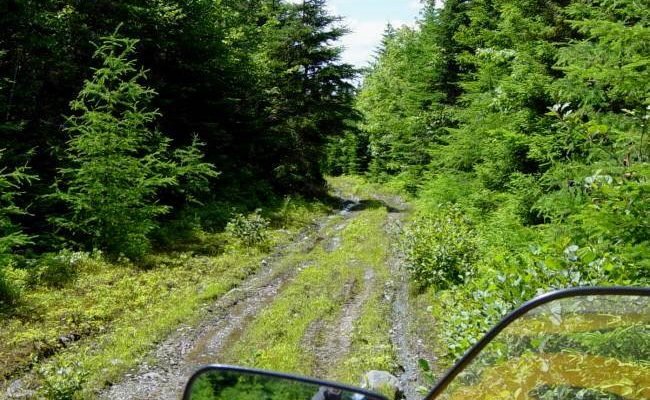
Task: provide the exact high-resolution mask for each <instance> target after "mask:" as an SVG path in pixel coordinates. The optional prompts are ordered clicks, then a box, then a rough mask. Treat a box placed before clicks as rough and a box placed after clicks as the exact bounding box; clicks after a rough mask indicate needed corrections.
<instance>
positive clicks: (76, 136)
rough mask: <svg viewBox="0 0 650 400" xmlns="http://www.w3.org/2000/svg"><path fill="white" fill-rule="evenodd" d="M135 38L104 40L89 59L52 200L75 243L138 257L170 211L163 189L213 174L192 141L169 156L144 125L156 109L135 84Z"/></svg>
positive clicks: (140, 74) (165, 144)
mask: <svg viewBox="0 0 650 400" xmlns="http://www.w3.org/2000/svg"><path fill="white" fill-rule="evenodd" d="M136 44H137V40H134V39H127V38H120V37H118V36H116V35H113V36H109V37H106V38H104V39H103V40H102V43H101V45H99V47H98V48H97V51H96V53H95V58H96V59H98V60H99V61H100V62H101V67H100V68H98V69H96V70H95V71H94V73H93V76H92V78H91V79H90V80H88V81H86V82H85V84H84V87H83V89H82V90H81V92H80V93H79V96H78V97H77V99H76V100H74V101H73V102H72V103H71V108H72V110H73V111H74V112H76V113H77V115H74V116H72V117H70V118H68V120H67V122H66V124H67V127H66V128H65V131H66V132H67V133H68V134H69V135H70V136H71V139H70V141H69V142H68V148H67V151H66V153H67V156H68V159H69V163H70V165H69V166H68V167H66V168H64V169H62V170H61V174H60V178H61V185H60V186H62V188H60V189H59V191H58V192H57V193H56V197H58V198H60V199H61V200H63V201H64V202H65V203H66V204H67V205H68V207H69V208H70V215H68V216H64V217H60V218H56V219H55V222H56V223H57V224H58V225H60V226H61V227H63V228H65V229H66V230H68V231H70V232H71V233H72V236H73V237H74V238H78V239H77V240H79V241H80V242H81V243H84V244H89V245H91V246H92V247H93V248H97V249H101V250H105V251H107V252H108V253H110V254H124V255H126V256H127V257H130V258H140V257H142V256H143V255H144V254H145V253H146V251H147V250H149V234H150V233H151V231H152V230H153V229H154V228H156V226H157V222H156V217H158V216H160V215H163V214H166V213H168V212H169V211H170V209H169V206H167V205H164V204H162V203H161V202H160V201H159V200H158V199H157V197H156V195H157V194H158V193H159V191H160V190H161V189H162V188H165V187H170V186H176V185H178V178H179V177H185V178H188V181H189V182H190V183H192V181H194V180H196V179H199V180H201V179H203V180H205V178H207V177H210V176H215V173H214V171H213V169H212V167H211V166H210V165H209V164H206V163H203V162H202V160H201V156H200V153H199V152H198V148H197V146H198V144H197V143H196V142H195V144H194V145H193V147H192V148H190V149H178V150H176V153H177V156H178V158H179V162H175V161H174V160H173V159H171V158H170V157H169V154H168V152H169V145H170V140H169V139H167V138H165V137H164V136H162V135H161V134H160V133H158V132H156V131H152V130H151V128H150V127H151V125H152V123H153V122H154V121H155V119H156V117H157V116H158V113H157V112H155V111H152V110H150V109H149V104H150V103H151V100H152V98H153V96H154V95H155V92H154V91H153V90H151V89H149V88H147V87H145V86H143V85H142V84H141V83H140V82H141V81H142V80H143V79H144V78H145V71H142V70H140V71H138V70H137V68H136V66H135V60H134V59H133V55H134V52H135V46H136Z"/></svg>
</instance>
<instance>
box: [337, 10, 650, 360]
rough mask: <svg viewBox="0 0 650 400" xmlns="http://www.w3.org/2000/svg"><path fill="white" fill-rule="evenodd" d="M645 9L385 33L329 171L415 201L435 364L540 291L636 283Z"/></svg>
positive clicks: (649, 107) (435, 13) (642, 236)
mask: <svg viewBox="0 0 650 400" xmlns="http://www.w3.org/2000/svg"><path fill="white" fill-rule="evenodd" d="M649 24H650V4H649V3H648V2H647V1H631V0H630V1H628V0H623V1H609V0H599V1H586V0H574V1H564V0H563V1H536V0H530V1H529V0H514V1H513V0H507V1H499V0H496V1H492V0H474V1H467V0H446V1H445V2H444V6H443V7H442V8H440V9H438V8H436V7H435V5H434V2H432V1H431V2H429V3H428V4H426V5H425V10H424V12H423V15H422V19H421V21H420V23H419V25H418V26H417V27H416V28H409V27H403V28H399V29H395V28H392V27H388V29H387V30H386V31H385V34H384V38H383V43H382V46H381V48H380V49H379V50H378V52H377V55H376V60H375V62H374V63H373V64H372V66H371V68H370V69H369V71H368V72H367V73H366V75H365V79H364V82H363V85H362V87H361V89H360V92H359V94H358V96H357V98H356V105H357V108H358V110H359V111H360V112H361V113H362V115H363V120H362V121H361V123H360V124H359V127H358V128H359V129H358V131H356V132H352V131H350V132H349V133H347V134H346V136H345V137H343V138H337V139H335V140H334V141H333V142H332V143H330V145H329V153H330V155H331V156H330V160H329V164H328V168H329V169H330V172H331V173H359V172H365V173H367V174H368V175H369V176H370V177H372V178H373V179H375V180H378V181H381V182H390V183H391V184H392V185H395V186H398V187H399V188H401V189H402V190H404V191H407V192H409V193H411V194H412V195H414V196H415V197H416V198H417V200H416V215H415V216H414V217H413V219H412V221H411V222H410V224H409V225H408V226H406V227H405V230H404V232H403V243H402V245H403V248H404V251H405V252H406V255H407V257H408V259H409V262H410V269H411V273H412V277H413V279H414V281H415V282H416V283H417V285H418V287H419V288H420V290H421V291H423V292H427V293H429V294H430V296H431V298H434V299H435V300H434V304H435V307H433V310H434V314H435V316H436V318H437V321H438V322H437V324H438V328H439V332H438V333H439V334H440V335H441V338H440V340H441V348H442V349H445V350H443V351H447V350H448V353H449V354H450V355H451V356H454V357H455V356H458V355H460V354H461V352H462V351H464V350H465V349H467V347H468V345H469V344H470V343H472V342H473V341H474V340H476V338H477V337H478V335H479V334H481V333H482V332H484V331H485V330H486V328H488V327H489V326H490V325H491V324H493V323H494V322H495V321H496V320H497V319H498V318H499V317H500V316H501V315H503V314H504V313H505V312H506V311H508V310H510V309H512V307H513V306H515V305H517V304H520V303H521V302H523V301H525V300H527V299H530V298H532V297H533V296H535V295H536V294H539V293H541V292H545V291H548V290H550V289H553V288H561V287H569V286H580V285H608V284H620V285H647V284H648V282H649V280H650V261H649V260H650V258H649V256H650V218H648V216H649V215H650V196H649V195H650V185H649V183H648V178H649V173H650V163H649V161H650V159H649V157H650V140H649V138H648V120H649V118H650V25H649Z"/></svg>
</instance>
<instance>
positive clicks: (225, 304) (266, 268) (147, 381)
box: [99, 200, 358, 400]
mask: <svg viewBox="0 0 650 400" xmlns="http://www.w3.org/2000/svg"><path fill="white" fill-rule="evenodd" d="M357 205H358V203H357V201H355V200H345V201H343V202H342V209H341V211H340V212H339V213H338V215H340V216H343V218H344V220H343V222H340V223H339V225H337V227H335V229H334V230H335V231H336V230H340V229H342V228H343V227H344V226H345V225H346V224H347V222H348V221H349V220H350V219H352V218H353V217H354V216H355V215H356V212H355V211H354V210H353V209H354V208H355V207H356V206H357ZM338 215H337V214H332V215H330V216H328V217H326V218H323V219H322V220H320V221H318V222H317V223H316V224H314V226H312V227H311V229H308V230H305V231H304V232H303V233H302V234H301V235H300V236H299V237H298V238H297V239H296V240H295V241H294V242H292V243H291V244H289V245H287V246H285V247H284V248H282V249H279V250H278V251H276V253H275V254H274V255H273V256H272V257H270V259H269V260H265V261H264V262H263V265H262V269H261V270H260V272H258V273H257V274H256V275H253V276H252V277H251V278H249V279H248V280H246V281H245V282H244V283H243V284H242V285H241V286H239V287H237V288H235V289H233V290H231V291H230V292H228V293H227V294H226V295H224V296H223V297H221V298H220V299H218V300H217V301H216V302H215V303H213V304H212V305H210V306H209V307H207V308H206V313H207V316H206V317H205V318H204V319H203V320H202V322H200V323H199V325H198V326H195V327H192V326H187V325H184V326H181V327H179V328H178V329H177V330H176V332H175V333H174V334H172V335H171V336H170V337H168V338H167V339H166V340H165V341H164V342H162V343H161V344H160V345H158V347H157V348H156V350H155V351H154V352H153V353H152V354H151V355H150V358H151V359H152V360H153V362H152V365H150V364H149V363H144V364H142V365H141V366H140V367H139V368H138V369H137V371H133V372H131V373H128V374H126V375H125V377H124V379H123V380H122V381H121V382H119V383H117V384H115V385H113V386H111V387H110V388H108V389H106V390H104V391H103V393H101V395H100V396H99V397H100V398H102V399H117V400H121V399H124V400H126V399H138V400H150V399H151V400H153V399H156V400H164V399H178V398H180V397H181V394H182V390H183V387H184V383H185V382H187V380H188V378H189V376H190V375H191V374H192V373H193V372H194V371H195V370H196V369H198V367H200V366H202V365H206V364H215V363H219V362H221V361H222V360H221V354H223V352H224V351H225V350H226V349H228V348H229V347H230V346H231V345H232V344H233V343H235V342H236V341H237V339H238V338H239V337H240V335H241V333H242V332H243V331H244V330H245V329H246V327H247V326H248V324H249V323H250V322H251V321H252V320H254V318H255V316H257V315H258V314H259V313H260V312H261V311H262V310H263V309H264V308H265V307H266V306H267V305H269V304H271V303H272V302H273V300H274V299H275V297H276V296H277V295H278V294H279V293H281V292H282V290H283V289H284V288H285V287H286V286H287V285H288V284H290V283H291V281H292V279H293V277H295V275H296V274H297V273H298V272H299V271H300V270H301V269H302V267H304V265H302V264H304V263H305V261H304V260H301V261H300V262H299V264H298V265H296V264H293V263H291V262H287V256H288V255H290V254H292V253H303V254H306V253H308V252H309V251H311V250H312V249H313V248H314V247H315V246H317V245H318V244H319V243H320V242H321V241H323V240H324V231H325V230H326V229H327V228H328V227H329V226H330V224H331V221H332V220H334V219H340V217H339V216H338Z"/></svg>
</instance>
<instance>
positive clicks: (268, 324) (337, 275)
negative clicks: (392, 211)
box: [227, 208, 394, 384]
mask: <svg viewBox="0 0 650 400" xmlns="http://www.w3.org/2000/svg"><path fill="white" fill-rule="evenodd" d="M385 220H386V210H385V209H384V208H376V209H368V210H365V211H362V212H360V213H359V215H357V216H356V217H354V219H352V220H351V221H350V222H349V223H348V224H347V225H346V226H345V228H344V229H342V230H341V231H340V232H339V235H340V238H341V246H340V247H339V248H338V249H336V250H334V251H332V252H326V251H325V250H324V249H323V248H322V247H321V246H319V247H316V248H314V249H313V250H312V251H310V252H309V253H307V254H305V255H304V256H303V261H306V262H308V265H309V267H307V268H305V269H303V270H302V271H301V272H299V273H298V275H297V276H296V277H295V279H294V280H293V281H292V282H291V283H290V284H289V285H288V287H286V289H285V290H284V291H283V292H282V293H281V294H280V295H279V296H278V298H276V300H275V302H273V303H272V304H271V305H270V306H269V307H267V308H266V309H265V310H264V311H263V312H262V313H261V314H260V316H259V317H258V318H257V319H256V320H255V321H254V322H253V324H252V325H251V326H250V327H249V329H248V330H247V331H246V332H244V334H243V335H242V337H241V340H240V341H239V342H238V343H237V344H236V345H235V346H234V347H233V348H232V350H231V351H230V354H229V355H228V357H227V359H228V360H229V361H236V362H238V363H240V364H241V363H243V364H245V365H249V366H253V367H258V368H264V369H272V370H278V371H286V372H293V373H299V374H304V375H312V374H314V372H315V367H316V360H315V359H314V355H313V353H312V351H311V349H310V348H309V346H306V345H305V342H306V341H309V340H315V339H316V340H317V339H318V338H307V337H306V334H307V332H308V329H309V327H310V326H312V324H314V323H319V322H320V323H322V324H324V326H331V324H333V323H336V321H337V320H338V318H339V317H340V313H341V311H342V308H343V304H344V302H345V301H346V300H348V299H347V298H346V296H345V295H344V293H343V292H344V289H343V288H344V287H345V286H346V285H349V284H350V283H351V282H354V288H353V292H354V293H355V294H358V293H359V292H361V291H362V290H363V288H362V284H363V282H364V274H365V271H366V269H367V268H372V269H373V271H374V275H375V278H374V280H373V282H374V286H373V287H372V289H371V290H372V291H371V295H370V297H369V299H368V301H367V302H366V303H365V304H364V305H363V306H362V310H361V312H360V315H361V317H360V319H359V320H357V321H356V322H355V327H354V331H353V333H352V341H351V348H350V351H349V352H348V354H341V355H340V360H341V362H340V363H338V364H337V365H333V366H331V367H332V368H331V369H329V370H328V371H327V373H326V374H327V376H324V377H325V378H335V379H340V380H342V381H345V382H349V383H354V384H358V382H359V380H360V378H361V376H362V374H363V373H364V372H367V371H368V370H370V369H388V370H390V369H392V367H393V366H394V362H393V360H394V354H393V349H392V347H391V344H390V338H389V336H388V335H389V330H390V326H389V324H390V319H389V317H390V316H389V313H390V305H389V304H385V303H384V300H383V288H384V283H385V282H386V281H387V280H388V277H389V273H388V271H387V269H386V268H387V267H386V265H385V260H386V257H387V249H388V238H387V236H386V235H385V234H384V232H383V224H384V222H385ZM333 227H336V224H332V225H330V227H328V228H326V230H325V231H328V230H330V229H332V228H333ZM328 236H329V235H328ZM322 377H323V376H322Z"/></svg>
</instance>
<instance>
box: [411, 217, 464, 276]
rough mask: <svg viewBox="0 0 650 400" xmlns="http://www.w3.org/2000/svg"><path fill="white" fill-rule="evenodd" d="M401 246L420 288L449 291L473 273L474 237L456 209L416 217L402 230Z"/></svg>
mask: <svg viewBox="0 0 650 400" xmlns="http://www.w3.org/2000/svg"><path fill="white" fill-rule="evenodd" d="M402 246H403V248H404V252H405V255H406V259H407V261H408V269H409V271H410V272H411V274H412V277H413V280H414V281H415V282H417V283H419V284H420V285H421V286H423V287H427V286H434V287H436V288H439V289H444V288H448V287H450V286H454V285H457V284H460V283H463V282H464V281H465V280H466V279H467V278H468V277H469V276H470V275H472V273H473V269H474V268H473V262H474V261H475V259H476V257H477V241H476V234H475V231H474V229H473V228H472V226H471V224H470V222H469V221H468V220H467V218H465V217H464V216H463V214H462V213H461V210H460V209H459V208H458V207H454V206H445V207H441V208H440V209H439V210H436V213H435V214H434V215H421V216H419V217H416V218H415V219H414V220H413V221H412V222H411V223H410V224H409V225H408V227H407V228H406V229H405V230H404V233H403V235H402Z"/></svg>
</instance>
